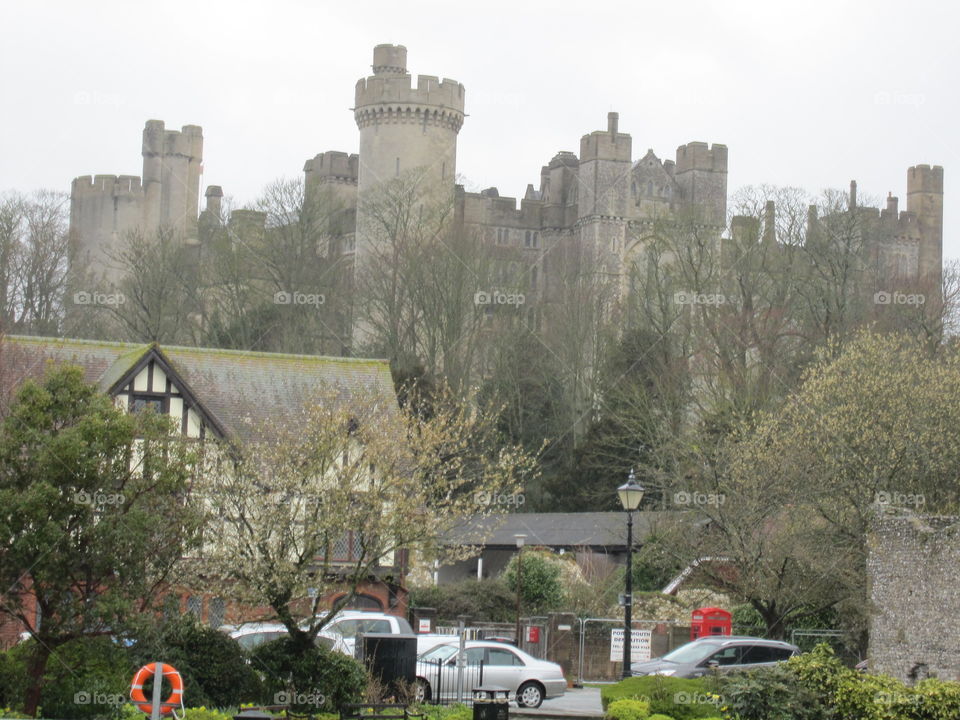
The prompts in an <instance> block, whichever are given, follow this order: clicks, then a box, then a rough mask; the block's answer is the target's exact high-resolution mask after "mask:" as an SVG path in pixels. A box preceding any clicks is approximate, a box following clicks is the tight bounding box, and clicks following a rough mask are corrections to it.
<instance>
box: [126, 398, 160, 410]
mask: <svg viewBox="0 0 960 720" xmlns="http://www.w3.org/2000/svg"><path fill="white" fill-rule="evenodd" d="M148 407H149V408H153V411H154V412H155V413H158V414H159V413H162V412H163V398H162V397H157V396H156V395H134V396H133V397H132V398H131V400H130V409H131V410H132V411H133V412H141V411H142V410H145V409H147V408H148Z"/></svg>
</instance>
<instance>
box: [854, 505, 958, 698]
mask: <svg viewBox="0 0 960 720" xmlns="http://www.w3.org/2000/svg"><path fill="white" fill-rule="evenodd" d="M868 551H869V554H868V557H867V587H868V597H869V601H870V604H871V610H870V612H871V616H870V625H869V636H870V647H869V653H868V655H869V663H870V671H871V672H876V673H885V674H888V675H892V676H893V677H896V678H899V679H901V680H904V681H912V680H917V679H922V678H923V677H926V676H928V675H933V676H936V677H938V678H940V679H942V680H954V681H956V680H960V624H958V623H957V617H958V615H960V584H958V583H957V567H960V518H956V517H885V518H882V519H880V520H878V521H877V523H876V525H875V527H874V529H873V531H872V532H871V534H870V536H869V538H868Z"/></svg>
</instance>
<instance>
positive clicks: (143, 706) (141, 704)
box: [130, 663, 183, 715]
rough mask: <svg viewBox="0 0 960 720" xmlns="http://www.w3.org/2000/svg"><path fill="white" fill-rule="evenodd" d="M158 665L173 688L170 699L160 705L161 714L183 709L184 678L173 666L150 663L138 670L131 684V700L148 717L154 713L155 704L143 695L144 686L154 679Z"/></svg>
mask: <svg viewBox="0 0 960 720" xmlns="http://www.w3.org/2000/svg"><path fill="white" fill-rule="evenodd" d="M157 665H160V672H161V673H162V674H163V677H165V678H167V680H169V681H170V686H171V687H172V688H173V692H171V693H170V697H168V698H167V699H166V700H164V701H163V702H162V703H160V714H161V715H169V714H171V713H172V712H173V709H174V708H176V707H183V678H182V677H180V673H178V672H177V669H176V668H175V667H174V666H173V665H167V664H166V663H149V664H147V665H144V666H143V667H142V668H140V669H139V670H137V673H136V675H134V676H133V680H132V681H131V682H130V699H131V700H133V702H134V703H135V704H136V706H137V707H138V708H140V710H142V711H143V712H145V713H146V714H147V715H150V714H151V713H152V712H153V703H152V702H151V701H150V700H147V698H146V696H145V695H144V694H143V684H144V683H145V682H147V681H148V680H149V679H150V678H152V677H153V675H154V673H155V672H156V668H157Z"/></svg>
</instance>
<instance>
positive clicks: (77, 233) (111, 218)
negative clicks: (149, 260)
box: [70, 120, 203, 282]
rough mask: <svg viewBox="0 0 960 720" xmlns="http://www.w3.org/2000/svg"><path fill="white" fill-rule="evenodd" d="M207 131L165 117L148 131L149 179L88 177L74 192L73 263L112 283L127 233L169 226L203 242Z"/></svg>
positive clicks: (145, 143)
mask: <svg viewBox="0 0 960 720" xmlns="http://www.w3.org/2000/svg"><path fill="white" fill-rule="evenodd" d="M202 163H203V131H202V130H201V129H200V127H199V126H197V125H185V126H184V127H183V129H182V130H179V131H177V130H167V129H166V128H165V127H164V124H163V122H162V121H161V120H148V121H147V124H146V127H144V129H143V177H142V178H139V177H136V176H134V175H119V176H117V175H94V176H93V177H91V176H89V175H86V176H84V177H78V178H75V179H74V181H73V185H72V187H71V192H70V241H71V262H73V263H81V264H83V265H85V266H87V267H90V268H91V269H95V271H96V272H97V274H99V275H103V276H104V277H105V278H106V279H107V280H108V281H110V282H115V281H116V280H117V268H116V266H115V265H116V263H115V261H114V258H115V257H116V255H117V253H118V252H119V251H120V249H121V248H122V245H121V241H122V239H123V237H124V235H125V234H126V233H128V232H130V231H133V230H144V231H145V230H147V229H151V230H155V229H156V228H159V227H167V228H170V229H171V230H174V231H175V232H177V233H178V234H179V235H180V236H181V237H182V238H183V239H184V241H185V242H197V240H198V236H197V212H198V196H199V191H200V168H201V165H202Z"/></svg>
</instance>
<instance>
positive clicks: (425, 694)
mask: <svg viewBox="0 0 960 720" xmlns="http://www.w3.org/2000/svg"><path fill="white" fill-rule="evenodd" d="M413 700H414V702H418V703H425V702H429V700H430V683H428V682H427V681H426V680H424V679H423V678H417V679H416V682H414V690H413Z"/></svg>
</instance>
